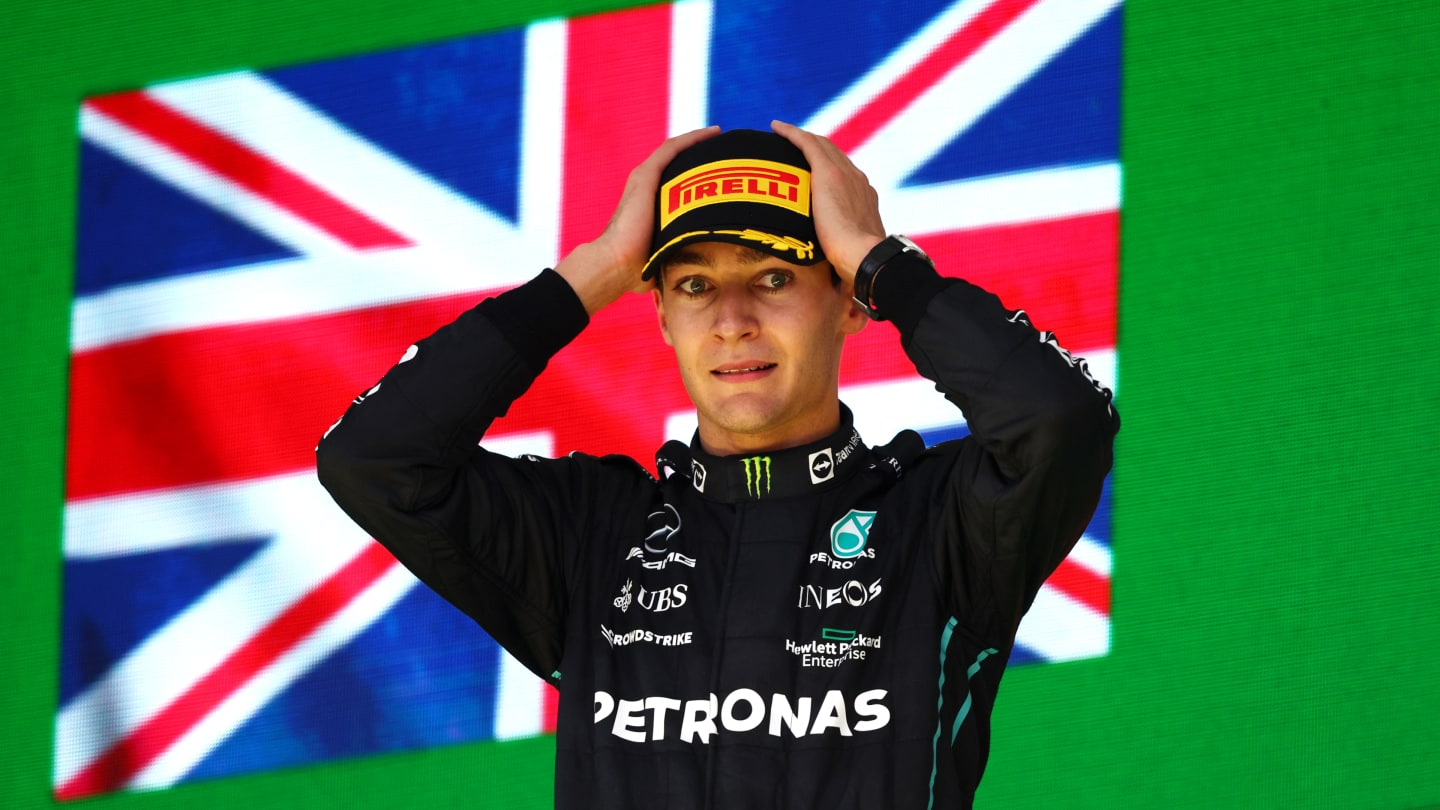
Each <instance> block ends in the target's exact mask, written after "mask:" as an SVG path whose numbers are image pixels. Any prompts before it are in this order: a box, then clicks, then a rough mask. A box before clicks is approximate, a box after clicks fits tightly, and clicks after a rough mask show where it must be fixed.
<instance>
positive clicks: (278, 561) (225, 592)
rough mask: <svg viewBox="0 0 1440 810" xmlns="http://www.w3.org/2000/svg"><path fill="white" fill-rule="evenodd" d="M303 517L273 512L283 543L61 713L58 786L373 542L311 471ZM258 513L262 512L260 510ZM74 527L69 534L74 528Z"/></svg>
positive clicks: (298, 499)
mask: <svg viewBox="0 0 1440 810" xmlns="http://www.w3.org/2000/svg"><path fill="white" fill-rule="evenodd" d="M285 479H286V481H288V482H289V484H290V485H291V486H294V487H295V488H296V489H297V490H301V491H302V492H297V493H296V494H295V495H294V497H287V498H286V501H287V502H289V503H291V504H299V505H301V506H300V507H299V509H298V511H290V512H279V511H272V523H271V532H272V533H273V534H274V537H275V539H274V540H272V541H271V542H269V543H268V544H267V545H266V546H265V548H264V549H262V550H261V551H259V552H258V553H257V554H256V555H255V556H253V557H251V558H250V559H249V560H247V561H246V562H245V563H244V564H242V565H241V566H240V567H239V568H237V569H236V570H235V571H234V572H233V573H232V574H231V575H230V576H228V577H226V578H225V579H224V580H222V581H221V582H220V583H219V584H218V585H216V586H215V587H214V588H212V589H210V590H209V591H207V592H206V593H205V595H204V596H202V597H200V598H199V599H197V600H196V601H195V602H193V603H191V604H190V605H188V606H187V607H186V608H185V609H184V610H182V611H181V612H180V613H178V614H176V615H175V616H174V617H173V618H171V619H170V621H169V622H167V623H166V624H165V625H164V626H163V627H162V628H160V629H159V630H157V631H156V632H154V633H152V634H150V635H149V636H147V637H146V638H145V640H144V641H143V642H142V643H141V644H140V645H139V646H137V647H136V648H135V649H133V650H131V651H130V652H129V653H128V654H127V655H126V656H125V657H124V658H122V659H121V660H120V661H119V662H117V663H116V664H115V665H113V666H112V667H111V668H110V670H109V671H107V672H106V673H105V675H104V676H103V677H101V678H100V679H99V680H98V681H96V682H95V683H93V684H91V685H90V686H89V687H88V688H87V689H86V690H85V691H84V692H82V693H80V694H79V695H77V696H76V697H75V698H73V699H72V700H71V701H70V702H69V703H67V704H66V705H65V706H64V707H62V708H61V709H60V712H59V714H58V716H57V718H56V738H55V780H56V784H64V783H65V782H68V781H69V780H70V779H71V778H72V777H73V776H74V775H75V774H76V773H78V772H79V771H81V770H83V769H84V767H85V766H86V765H88V764H89V763H90V762H91V761H92V760H93V759H94V758H95V757H97V756H100V755H101V754H103V753H104V752H105V751H106V750H108V749H109V748H110V747H111V746H112V745H114V744H115V743H117V742H118V741H120V740H121V739H124V738H125V737H126V736H128V735H129V734H130V733H131V732H133V731H134V730H135V729H136V728H138V727H139V726H140V725H142V724H143V723H144V722H145V721H147V720H148V719H149V718H150V717H151V716H153V715H154V714H155V713H156V712H159V711H160V710H162V709H163V708H165V706H167V705H169V703H170V702H171V701H172V700H174V698H175V696H176V695H180V694H184V693H185V691H186V690H187V689H189V687H190V686H192V685H193V684H195V683H196V682H197V681H199V680H200V679H201V678H203V677H204V676H205V675H206V674H207V673H208V672H209V671H210V670H211V669H212V668H213V667H214V666H215V663H216V662H218V661H223V660H225V659H226V658H228V657H229V656H230V655H231V654H232V653H234V652H235V651H236V650H237V649H239V648H240V647H241V646H242V645H244V644H245V643H246V642H247V641H248V640H249V639H250V638H251V637H252V636H254V635H255V633H257V632H259V631H260V630H261V629H262V628H264V627H266V626H267V625H269V624H270V623H271V622H272V621H274V619H275V618H276V617H277V616H279V615H280V614H281V613H283V612H284V611H285V610H286V609H288V608H289V607H290V606H291V605H292V604H294V603H295V601H296V600H298V599H300V598H301V597H302V596H303V595H304V594H306V593H308V592H309V591H310V590H311V589H313V588H314V587H315V586H316V585H317V584H319V583H320V582H323V581H324V580H325V579H326V578H328V577H330V576H331V575H333V574H334V573H335V572H336V571H338V570H339V569H340V568H342V567H343V566H344V565H345V564H346V563H348V562H349V561H350V560H351V559H353V558H354V557H355V556H356V555H357V554H358V553H360V552H361V550H362V549H364V548H365V547H366V546H367V545H368V544H369V543H370V542H371V541H370V539H369V538H368V537H366V535H365V533H364V532H363V531H361V530H360V528H359V527H357V526H356V525H355V524H354V522H352V521H351V520H350V519H349V518H348V517H346V516H345V514H344V513H343V512H341V511H340V509H339V508H338V507H337V506H335V504H334V502H333V501H331V500H330V498H329V496H328V495H327V494H326V493H325V491H324V490H323V489H321V487H320V485H319V482H318V481H316V480H315V477H314V475H312V474H308V473H307V474H303V475H296V476H286V477H285ZM257 508H263V504H258V505H257ZM67 528H68V527H67Z"/></svg>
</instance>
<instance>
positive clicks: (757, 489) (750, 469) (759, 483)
mask: <svg viewBox="0 0 1440 810" xmlns="http://www.w3.org/2000/svg"><path fill="white" fill-rule="evenodd" d="M740 463H741V464H743V465H745V492H746V493H748V494H750V495H754V496H755V497H757V498H758V497H760V496H761V495H764V494H766V493H768V492H769V491H770V457H769V456H748V457H746V458H742V459H740Z"/></svg>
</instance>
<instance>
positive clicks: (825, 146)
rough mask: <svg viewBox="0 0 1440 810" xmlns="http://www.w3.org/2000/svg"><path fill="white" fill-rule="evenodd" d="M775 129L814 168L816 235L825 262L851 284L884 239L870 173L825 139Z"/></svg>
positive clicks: (776, 125)
mask: <svg viewBox="0 0 1440 810" xmlns="http://www.w3.org/2000/svg"><path fill="white" fill-rule="evenodd" d="M770 128H771V129H773V130H775V132H776V133H777V134H779V135H780V136H782V137H784V138H785V139H786V140H788V141H790V142H791V143H793V144H795V146H796V147H798V148H799V149H800V151H801V152H802V153H804V155H805V160H807V161H808V162H809V163H810V183H811V185H810V205H811V216H812V217H814V219H815V234H816V236H818V237H819V238H820V246H821V247H822V248H823V249H824V250H825V256H826V258H828V259H829V260H830V263H831V264H833V265H834V266H835V271H836V272H837V273H839V274H840V277H841V278H842V279H844V280H845V281H846V282H847V283H848V282H850V281H852V280H853V279H854V278H855V269H856V268H857V267H859V266H860V262H861V261H862V260H863V259H864V258H865V254H866V253H869V252H870V249H871V248H873V247H875V246H876V245H877V244H879V243H880V242H881V241H883V240H884V239H885V225H884V224H883V223H882V222H881V220H880V196H879V195H878V194H876V192H875V189H874V188H872V187H871V186H870V180H869V179H868V178H866V177H865V173H864V172H862V171H860V169H859V168H857V167H856V166H855V164H854V163H853V162H851V160H850V158H849V157H848V156H847V155H846V154H845V153H844V152H842V151H840V148H839V147H838V146H836V145H835V144H834V143H832V142H831V141H830V139H829V138H826V137H824V136H821V135H816V134H815V133H813V132H808V131H806V130H803V129H801V128H799V127H797V126H794V125H793V124H787V123H785V122H784V121H771V122H770Z"/></svg>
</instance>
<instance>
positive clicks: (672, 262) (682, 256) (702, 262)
mask: <svg viewBox="0 0 1440 810" xmlns="http://www.w3.org/2000/svg"><path fill="white" fill-rule="evenodd" d="M679 264H694V265H699V266H700V267H710V268H713V267H714V266H715V263H714V262H713V261H711V260H710V257H709V256H706V255H705V254H704V253H700V252H698V251H694V250H677V251H676V252H674V253H672V254H670V256H669V257H668V258H666V259H665V265H664V267H662V268H661V269H662V270H669V269H670V268H672V267H674V266H676V265H679Z"/></svg>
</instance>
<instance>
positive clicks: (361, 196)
mask: <svg viewBox="0 0 1440 810" xmlns="http://www.w3.org/2000/svg"><path fill="white" fill-rule="evenodd" d="M148 92H149V94H150V95H151V96H153V97H155V98H157V99H159V100H161V101H163V102H164V103H165V104H167V105H169V106H171V107H173V108H174V109H176V110H179V111H180V112H182V113H184V114H185V115H187V116H189V117H191V118H193V119H195V120H197V121H199V122H201V123H203V124H205V125H206V126H208V127H210V128H212V129H214V130H216V131H218V132H221V133H224V134H225V135H226V136H228V137H230V138H233V139H234V140H236V141H238V142H240V143H242V144H244V145H246V146H248V147H249V148H251V149H253V150H255V151H256V152H259V153H260V154H262V155H265V156H266V157H268V158H269V159H271V160H273V161H275V162H276V163H278V164H280V165H282V166H284V167H286V168H287V169H289V170H290V171H293V172H295V173H296V174H299V175H301V176H302V177H304V178H305V179H307V180H309V181H310V182H312V183H314V184H315V185H316V186H318V187H320V188H322V189H324V190H325V191H326V192H328V193H330V194H331V195H333V196H335V197H336V198H338V199H340V200H342V201H343V202H345V204H346V205H349V206H351V207H352V208H354V209H356V210H358V211H360V212H361V213H363V214H365V215H366V216H368V217H370V218H371V219H374V220H376V221H377V222H380V223H381V224H383V225H385V226H386V227H388V228H390V229H391V230H394V231H396V232H398V233H400V234H401V235H403V236H405V237H407V238H409V239H411V240H413V241H415V242H421V243H424V244H427V245H434V246H445V247H451V248H454V249H458V250H464V251H471V252H473V254H474V255H487V254H492V253H498V254H500V255H511V254H513V253H515V248H516V247H517V245H516V243H517V242H520V243H523V241H524V240H523V239H520V238H517V237H518V236H519V234H518V232H517V231H518V229H517V228H516V227H515V226H514V225H512V224H510V223H508V222H505V221H504V220H503V219H502V218H500V217H499V216H497V215H496V214H494V213H493V212H491V211H489V210H488V209H486V208H485V207H484V206H481V205H479V204H477V203H474V202H472V201H471V200H469V199H468V198H466V197H465V196H463V195H461V194H458V193H456V192H455V191H452V190H451V189H449V188H447V187H446V186H444V185H442V184H441V183H439V182H437V181H435V180H433V179H432V178H430V177H428V176H427V175H425V174H424V173H423V172H420V171H418V170H417V169H415V168H414V167H412V166H409V165H407V164H405V163H404V162H402V161H400V160H399V159H397V158H396V157H394V156H393V155H391V154H389V153H388V152H386V151H385V150H383V149H380V148H378V147H376V146H375V145H374V144H371V143H370V142H369V141H366V140H365V139H364V138H361V137H360V136H358V135H356V134H355V133H354V132H351V131H350V130H349V129H346V128H345V127H344V126H342V125H341V124H339V123H338V122H336V121H334V120H333V119H331V118H330V117H328V116H326V115H325V114H324V113H322V112H320V111H319V110H317V109H315V108H314V107H311V106H310V105H308V104H306V103H304V102H303V101H301V100H300V99H298V98H296V97H294V96H292V95H290V94H289V93H287V92H286V91H285V90H284V89H282V88H281V87H279V86H278V85H276V84H274V83H273V82H270V81H268V80H267V79H265V78H264V77H263V76H260V75H258V74H255V73H250V72H248V71H242V72H237V73H226V74H221V75H219V76H211V77H207V78H202V79H190V80H187V81H182V82H173V83H169V84H162V85H157V86H155V87H152V88H150V89H149V91H148ZM416 269H417V270H423V268H416Z"/></svg>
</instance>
